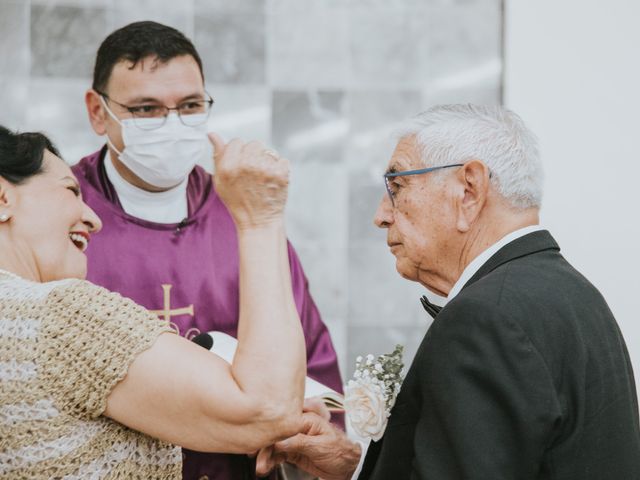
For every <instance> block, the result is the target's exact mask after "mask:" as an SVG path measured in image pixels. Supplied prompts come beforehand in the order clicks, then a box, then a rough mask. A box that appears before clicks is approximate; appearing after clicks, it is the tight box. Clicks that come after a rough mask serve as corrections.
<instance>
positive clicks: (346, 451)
mask: <svg viewBox="0 0 640 480" xmlns="http://www.w3.org/2000/svg"><path fill="white" fill-rule="evenodd" d="M330 417H331V414H330V413H329V410H328V409H327V407H326V406H325V405H324V403H323V402H322V400H320V399H318V398H310V399H307V400H305V403H304V413H303V422H302V427H301V430H300V432H299V433H298V434H297V435H295V436H293V437H290V438H287V439H285V440H282V441H280V442H278V443H276V444H274V445H271V446H269V447H266V448H263V449H262V450H260V451H259V452H258V454H257V459H256V474H257V475H258V476H265V475H267V474H268V473H269V472H271V470H273V469H274V468H275V467H276V466H278V465H280V464H281V463H284V462H287V463H290V464H292V465H295V466H297V467H298V468H300V469H301V470H304V471H305V472H308V473H310V474H312V475H315V476H316V477H320V478H322V479H325V480H349V479H350V478H351V477H352V475H353V473H354V472H355V470H356V468H357V466H358V463H359V461H360V455H361V454H362V451H361V447H360V444H358V443H356V442H353V441H351V440H349V438H348V437H347V436H346V434H345V433H344V432H343V431H342V430H340V429H338V428H336V427H335V426H333V425H332V424H331V423H329V419H330Z"/></svg>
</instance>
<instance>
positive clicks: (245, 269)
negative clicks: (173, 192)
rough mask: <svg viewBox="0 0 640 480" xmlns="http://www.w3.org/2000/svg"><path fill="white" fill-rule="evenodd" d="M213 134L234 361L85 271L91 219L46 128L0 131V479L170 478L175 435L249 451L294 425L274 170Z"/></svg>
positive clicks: (292, 342) (300, 366)
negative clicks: (232, 275) (232, 270)
mask: <svg viewBox="0 0 640 480" xmlns="http://www.w3.org/2000/svg"><path fill="white" fill-rule="evenodd" d="M211 140H212V142H214V146H215V148H216V158H215V163H216V172H217V173H216V176H215V179H214V181H215V188H216V189H217V191H218V193H219V195H220V197H221V198H222V199H223V201H224V202H225V204H226V205H227V207H228V208H229V210H230V212H231V214H232V216H233V218H234V221H235V223H236V225H237V229H238V245H239V251H240V259H241V262H240V288H241V295H240V327H239V334H238V341H239V345H238V349H237V353H236V356H235V358H234V362H233V364H232V365H228V364H227V363H225V362H224V361H223V360H221V359H220V358H218V357H216V356H215V355H212V354H211V353H209V352H207V351H205V350H204V349H202V348H200V347H199V346H197V345H195V344H194V343H192V342H189V341H187V340H185V339H183V338H181V337H179V336H178V335H175V334H173V333H172V331H171V329H170V328H169V325H168V324H167V322H165V321H161V320H159V319H158V318H157V316H155V315H153V314H151V313H149V312H148V311H146V310H145V309H144V308H142V307H140V306H138V305H136V304H134V303H133V302H132V301H130V300H128V299H126V298H123V297H121V296H120V295H118V294H115V293H112V292H109V291H107V290H105V289H103V288H101V287H97V286H95V285H93V284H91V283H89V282H87V281H85V280H83V279H84V276H85V274H86V257H85V255H84V253H83V252H84V250H85V249H86V248H87V246H88V244H89V242H90V238H91V235H92V234H94V233H97V232H98V230H100V226H101V224H100V219H99V218H98V217H97V216H96V215H95V213H94V212H93V211H92V210H91V209H90V208H89V207H88V206H87V205H86V204H85V203H84V202H83V201H82V196H81V192H80V190H79V187H78V182H77V181H76V179H75V177H74V175H73V174H72V172H71V170H70V169H69V167H68V166H67V165H66V164H65V163H64V161H62V160H61V159H60V158H59V154H58V152H57V151H56V149H55V147H54V146H53V145H52V144H51V142H50V141H49V140H48V139H47V138H46V137H45V136H43V135H41V134H38V133H21V134H15V133H12V132H10V131H9V130H7V129H6V128H2V127H0V478H43V479H45V478H46V479H49V478H63V477H64V478H76V479H80V478H109V479H115V478H118V479H119V478H122V479H124V478H127V479H129V478H145V479H149V478H163V479H164V478H179V477H180V463H181V457H180V450H179V448H178V447H174V446H173V445H180V446H182V447H186V448H189V449H192V450H198V451H208V452H226V453H249V452H253V451H256V450H258V449H259V448H261V447H265V446H267V445H270V444H272V443H274V442H275V441H277V440H278V439H281V438H285V437H287V436H290V435H292V434H295V433H297V431H298V429H299V423H300V419H301V411H302V396H303V388H304V387H303V384H304V375H305V350H304V342H303V337H302V332H301V326H300V320H299V319H298V317H297V311H296V308H295V305H294V302H293V295H292V292H291V280H290V274H289V264H288V257H287V244H286V237H285V232H284V226H283V209H284V204H285V202H286V194H287V182H288V165H287V162H286V160H284V159H281V158H279V157H277V156H276V155H274V153H273V152H272V151H270V150H267V149H266V148H265V147H264V146H263V145H261V144H259V143H257V142H253V143H250V144H246V145H245V144H243V143H241V142H240V141H238V140H234V141H232V142H230V143H229V144H228V145H225V144H224V143H223V142H222V141H221V140H220V139H219V138H218V137H216V136H215V135H212V136H211ZM159 261H161V260H159ZM202 268H207V266H206V265H202ZM266 365H268V367H269V372H268V375H265V372H264V370H263V369H264V367H265V366H266Z"/></svg>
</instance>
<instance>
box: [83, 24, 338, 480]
mask: <svg viewBox="0 0 640 480" xmlns="http://www.w3.org/2000/svg"><path fill="white" fill-rule="evenodd" d="M85 100H86V105H87V109H88V113H89V120H90V121H91V125H92V126H93V129H94V130H95V132H96V133H97V134H98V135H104V136H105V137H106V143H107V145H105V146H104V147H103V148H102V149H101V150H100V151H99V152H96V153H94V154H92V155H89V156H88V157H86V158H84V159H82V160H81V161H80V163H79V164H78V165H76V166H75V167H74V172H75V174H76V176H77V177H78V180H79V181H80V184H81V187H82V194H83V197H84V200H85V201H86V202H87V203H88V204H89V205H90V206H91V207H92V208H93V209H94V210H95V211H96V213H97V214H98V215H99V216H100V218H101V219H102V222H103V229H102V231H101V233H100V235H97V236H96V237H95V239H93V240H92V242H91V245H90V246H89V249H88V251H87V254H88V279H89V280H91V281H92V282H94V283H97V284H99V285H102V286H105V287H107V288H108V289H109V290H113V291H117V292H119V293H121V294H123V295H124V296H127V297H130V298H132V299H133V300H135V301H136V302H137V303H139V304H141V305H143V306H145V307H146V308H148V309H149V310H153V311H154V312H155V313H157V314H158V315H159V316H160V317H161V318H163V319H166V320H168V321H170V322H171V323H172V324H173V325H174V327H175V328H176V330H178V331H179V333H180V334H181V335H183V336H185V337H187V338H190V337H193V336H195V335H196V334H198V333H200V332H207V331H211V330H217V331H222V332H225V333H227V334H230V335H232V336H234V337H235V336H237V333H238V332H237V330H238V317H239V311H238V309H239V281H240V279H239V277H238V271H239V268H238V260H239V259H238V239H237V235H236V229H235V226H234V224H233V220H232V218H231V216H230V215H229V212H228V211H227V209H226V207H225V206H224V204H223V203H222V201H221V200H220V198H219V197H218V195H217V193H216V192H215V189H214V186H213V182H212V177H211V175H210V174H209V173H207V172H206V171H205V170H204V169H203V168H201V167H200V166H198V164H203V163H207V164H209V163H210V162H211V158H212V154H213V151H212V148H211V144H210V141H209V139H208V138H207V119H208V117H209V114H210V113H211V108H212V106H213V99H212V98H211V96H210V95H209V94H208V93H207V92H206V91H205V88H204V78H203V73H202V63H201V60H200V56H199V55H198V53H197V51H196V50H195V48H194V46H193V44H192V43H191V42H190V41H189V40H188V39H187V38H186V37H185V36H184V35H183V34H182V33H180V32H178V31H177V30H175V29H173V28H171V27H168V26H165V25H161V24H158V23H155V22H138V23H133V24H131V25H127V26H125V27H123V28H120V29H118V30H116V31H115V32H113V33H112V34H111V35H109V36H108V37H107V38H106V39H105V41H104V42H103V43H102V45H101V46H100V48H99V50H98V54H97V57H96V64H95V70H94V77H93V85H92V88H91V89H89V90H88V92H87V93H86V97H85ZM212 138H213V139H214V140H215V141H216V142H217V143H218V145H217V147H219V148H222V143H221V140H220V139H216V137H215V136H213V137H212ZM226 148H227V149H232V148H233V149H235V148H244V149H253V151H255V152H256V154H261V153H263V154H267V155H270V156H276V155H277V154H276V153H275V152H273V151H271V150H268V149H265V147H264V146H263V145H261V144H260V143H258V142H252V143H249V144H246V145H245V144H242V142H240V141H238V140H235V141H232V142H230V143H229V145H227V146H226ZM216 150H217V151H218V148H216ZM218 153H219V151H218ZM288 253H289V265H290V270H291V272H290V273H291V279H292V286H293V294H294V298H295V301H296V307H297V310H298V314H299V316H300V319H301V322H302V326H303V329H304V333H305V339H306V349H307V372H308V375H309V376H311V377H313V378H314V379H316V380H318V381H320V382H321V383H323V384H325V385H327V386H329V387H330V388H332V389H334V390H337V391H341V390H342V387H341V385H342V381H341V379H340V374H339V370H338V364H337V358H336V353H335V350H334V348H333V345H332V342H331V338H330V336H329V332H328V330H327V328H326V326H325V325H324V323H323V322H322V319H321V318H320V314H319V312H318V309H317V308H316V306H315V304H314V301H313V299H312V298H311V295H310V294H309V290H308V284H307V280H306V278H305V274H304V272H303V269H302V266H301V264H300V261H299V259H298V257H297V255H296V253H295V251H294V249H293V247H292V246H291V245H289V246H288ZM205 266H206V268H205ZM212 267H213V268H212ZM99 340H105V341H109V339H99ZM268 369H269V366H268V365H265V372H264V374H265V375H269V370H268ZM207 376H208V372H206V371H203V372H202V377H203V381H209V380H210V379H208V378H207ZM167 381H168V382H171V379H170V378H168V379H167ZM184 453H185V458H184V468H183V473H184V478H185V479H189V480H191V479H193V480H199V479H206V478H208V479H211V480H213V479H220V480H223V479H224V480H227V479H231V478H233V479H245V478H249V479H251V478H255V464H254V460H253V459H250V458H248V457H246V456H243V455H215V454H205V453H198V452H190V451H185V452H184Z"/></svg>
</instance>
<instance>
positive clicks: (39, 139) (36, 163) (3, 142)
mask: <svg viewBox="0 0 640 480" xmlns="http://www.w3.org/2000/svg"><path fill="white" fill-rule="evenodd" d="M45 149H46V150H49V151H50V152H51V153H53V154H54V155H57V156H58V157H59V156H60V153H59V152H58V150H57V149H56V147H55V146H54V145H53V143H51V140H49V139H48V138H47V137H46V136H44V135H43V134H42V133H37V132H24V133H13V132H12V131H11V130H8V129H6V128H4V127H3V126H1V125H0V176H1V177H4V178H5V179H6V180H8V181H9V182H11V183H13V184H14V185H20V184H21V183H23V182H25V181H26V180H27V179H29V177H32V176H34V175H37V174H39V173H42V170H43V168H42V159H43V158H44V151H45Z"/></svg>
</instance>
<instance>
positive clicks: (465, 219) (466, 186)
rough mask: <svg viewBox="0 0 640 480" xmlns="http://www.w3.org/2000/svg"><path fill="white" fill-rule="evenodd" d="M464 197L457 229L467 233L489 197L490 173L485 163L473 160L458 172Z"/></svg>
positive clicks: (461, 199) (462, 197) (459, 209)
mask: <svg viewBox="0 0 640 480" xmlns="http://www.w3.org/2000/svg"><path fill="white" fill-rule="evenodd" d="M457 178H458V181H459V182H460V186H461V191H462V192H463V195H462V196H461V198H460V199H459V202H458V220H457V224H456V227H457V228H458V230H459V231H460V232H467V231H469V229H470V228H471V226H472V225H473V224H474V222H475V221H476V219H477V218H478V217H479V216H480V212H481V211H482V209H483V208H484V206H485V204H486V202H487V197H488V195H489V182H490V172H489V167H487V166H486V165H485V164H484V162H482V161H480V160H471V161H469V162H467V163H465V164H464V165H463V166H462V167H461V168H460V170H459V171H458V172H457Z"/></svg>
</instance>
